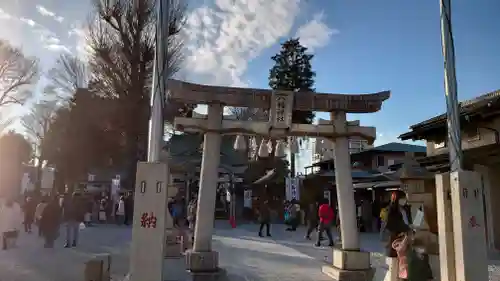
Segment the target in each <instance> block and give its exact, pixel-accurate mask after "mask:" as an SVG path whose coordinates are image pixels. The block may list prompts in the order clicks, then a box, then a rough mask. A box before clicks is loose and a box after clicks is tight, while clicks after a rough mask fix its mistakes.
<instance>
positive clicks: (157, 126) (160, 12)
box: [148, 0, 170, 162]
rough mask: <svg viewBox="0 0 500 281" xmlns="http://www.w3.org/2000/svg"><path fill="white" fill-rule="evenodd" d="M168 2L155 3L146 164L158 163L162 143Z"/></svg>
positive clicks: (165, 91) (167, 0)
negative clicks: (154, 32)
mask: <svg viewBox="0 0 500 281" xmlns="http://www.w3.org/2000/svg"><path fill="white" fill-rule="evenodd" d="M169 1H170V0H159V1H158V3H157V7H156V8H157V22H156V38H155V44H156V47H155V58H154V66H153V85H152V87H151V100H150V106H151V114H150V119H149V138H148V142H149V145H148V162H158V161H159V160H160V153H161V150H162V143H163V133H164V132H163V130H164V127H163V126H164V124H163V121H164V120H163V103H164V102H165V101H166V99H165V97H166V93H167V90H168V89H167V79H168V77H167V75H168V72H167V68H168V65H167V50H168V27H169V4H170V3H169Z"/></svg>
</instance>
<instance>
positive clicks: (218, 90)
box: [168, 80, 390, 280]
mask: <svg viewBox="0 0 500 281" xmlns="http://www.w3.org/2000/svg"><path fill="white" fill-rule="evenodd" d="M168 83H169V89H170V93H169V96H168V99H169V100H170V101H173V102H178V103H185V104H206V105H208V118H207V119H195V118H185V117H176V118H175V120H174V126H175V128H176V129H177V130H179V131H184V132H202V133H204V134H205V136H204V142H203V158H202V165H201V175H200V190H199V194H198V210H197V223H196V228H195V241H194V246H193V249H192V251H190V252H188V253H187V255H186V261H187V266H188V269H189V270H190V271H191V272H192V273H201V274H203V275H204V278H203V279H204V280H212V279H207V278H208V276H207V275H206V274H207V273H217V271H218V254H217V253H216V252H214V251H213V250H212V245H211V244H212V243H211V242H212V234H213V228H214V225H213V220H214V209H215V196H216V188H217V180H218V173H217V167H219V160H220V159H219V158H220V145H221V135H224V134H246V135H259V136H264V137H267V138H273V139H283V138H286V137H288V136H311V137H324V138H328V139H332V140H333V141H334V160H335V180H336V185H337V197H338V204H339V216H340V222H341V231H342V248H341V249H334V250H333V251H334V253H333V257H334V259H333V265H332V266H326V267H324V268H323V272H324V273H325V274H327V275H329V276H331V277H332V278H334V279H337V280H371V278H372V276H373V270H372V269H371V268H370V254H369V253H367V252H362V251H360V246H359V245H360V243H359V234H358V230H357V222H356V210H355V203H354V191H353V185H352V178H351V161H350V155H349V143H348V138H349V137H352V136H357V137H361V138H364V139H367V140H368V141H370V142H373V141H374V140H375V137H376V132H375V128H374V127H360V126H353V125H351V124H350V123H349V122H347V120H346V114H347V113H372V112H377V111H379V110H380V109H381V107H382V102H383V101H385V100H387V99H388V98H389V96H390V92H389V91H385V92H379V93H374V94H363V95H344V94H325V93H313V92H292V91H273V90H265V89H245V88H233V87H217V86H206V85H198V84H192V83H186V82H181V81H177V80H169V82H168ZM224 106H234V107H252V108H261V109H266V110H269V112H270V114H269V121H268V122H254V121H235V120H224V119H223V108H224ZM294 110H302V111H319V112H329V113H330V118H331V123H330V124H326V125H310V124H293V123H292V111H294ZM214 275H216V274H214Z"/></svg>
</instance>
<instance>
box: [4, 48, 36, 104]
mask: <svg viewBox="0 0 500 281" xmlns="http://www.w3.org/2000/svg"><path fill="white" fill-rule="evenodd" d="M38 70H39V69H38V60H37V59H34V58H28V57H25V56H24V54H23V53H22V51H21V50H20V49H17V48H14V47H12V46H11V45H10V44H9V43H8V42H7V41H4V40H0V107H3V106H7V105H9V104H24V103H25V102H26V100H28V99H29V98H30V97H31V95H32V92H31V91H28V90H27V89H23V88H24V87H25V86H28V85H31V84H33V83H35V82H36V81H37V80H38Z"/></svg>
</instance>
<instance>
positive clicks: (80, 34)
mask: <svg viewBox="0 0 500 281" xmlns="http://www.w3.org/2000/svg"><path fill="white" fill-rule="evenodd" d="M68 36H69V37H70V38H74V46H75V47H74V48H75V51H76V54H77V57H78V58H80V59H81V60H84V61H86V59H87V57H88V55H89V52H90V50H89V48H88V46H87V41H86V38H87V30H86V29H85V28H84V27H83V25H81V24H73V25H72V26H71V29H70V31H69V32H68Z"/></svg>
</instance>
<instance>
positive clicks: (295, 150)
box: [290, 137, 299, 154]
mask: <svg viewBox="0 0 500 281" xmlns="http://www.w3.org/2000/svg"><path fill="white" fill-rule="evenodd" d="M290 153H293V154H297V153H299V144H298V143H297V140H296V139H295V137H291V138H290Z"/></svg>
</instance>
